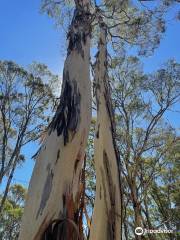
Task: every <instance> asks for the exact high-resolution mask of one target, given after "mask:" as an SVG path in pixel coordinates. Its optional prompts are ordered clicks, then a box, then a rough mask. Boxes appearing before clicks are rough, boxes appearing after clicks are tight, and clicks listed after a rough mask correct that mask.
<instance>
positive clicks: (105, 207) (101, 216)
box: [90, 24, 121, 240]
mask: <svg viewBox="0 0 180 240" xmlns="http://www.w3.org/2000/svg"><path fill="white" fill-rule="evenodd" d="M98 47H99V52H98V54H97V60H96V65H95V87H96V99H97V122H96V139H95V156H94V159H95V169H96V199H95V206H94V212H93V220H92V224H91V231H90V240H112V239H113V240H115V239H116V240H120V239H121V191H120V189H121V187H120V173H119V167H118V166H119V159H118V158H119V157H118V156H119V155H118V152H117V147H116V143H115V136H114V134H115V124H114V114H113V111H112V104H111V96H110V86H109V82H108V74H107V43H106V29H105V26H103V24H101V33H100V41H99V46H98Z"/></svg>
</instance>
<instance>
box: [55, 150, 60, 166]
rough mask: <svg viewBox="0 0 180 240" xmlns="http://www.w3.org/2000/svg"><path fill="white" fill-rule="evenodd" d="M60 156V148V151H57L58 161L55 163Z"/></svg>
mask: <svg viewBox="0 0 180 240" xmlns="http://www.w3.org/2000/svg"><path fill="white" fill-rule="evenodd" d="M59 157H60V150H58V152H57V157H56V162H55V164H56V163H57V162H58V159H59Z"/></svg>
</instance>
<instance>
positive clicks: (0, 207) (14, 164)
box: [0, 155, 19, 214]
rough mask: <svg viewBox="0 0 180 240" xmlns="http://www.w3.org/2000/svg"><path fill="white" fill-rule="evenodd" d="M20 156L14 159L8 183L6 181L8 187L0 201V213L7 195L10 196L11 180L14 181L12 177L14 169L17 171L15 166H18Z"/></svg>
mask: <svg viewBox="0 0 180 240" xmlns="http://www.w3.org/2000/svg"><path fill="white" fill-rule="evenodd" d="M18 157H19V155H17V157H16V159H15V160H14V163H13V166H12V169H11V172H10V175H9V177H8V180H7V183H6V188H5V191H4V194H3V197H2V200H1V203H0V214H1V212H2V210H3V207H4V204H5V202H6V199H7V196H8V192H9V188H10V185H11V181H12V178H13V175H14V171H15V168H16V164H17V159H18Z"/></svg>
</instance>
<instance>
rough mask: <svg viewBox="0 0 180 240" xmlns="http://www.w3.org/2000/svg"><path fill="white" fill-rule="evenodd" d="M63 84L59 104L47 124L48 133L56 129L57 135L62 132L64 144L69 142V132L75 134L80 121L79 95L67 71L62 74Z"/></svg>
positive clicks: (75, 84)
mask: <svg viewBox="0 0 180 240" xmlns="http://www.w3.org/2000/svg"><path fill="white" fill-rule="evenodd" d="M63 81H64V86H63V88H62V93H61V100H60V104H59V106H58V108H57V111H56V114H55V116H54V118H53V120H52V122H51V124H50V126H49V129H50V131H49V133H51V131H52V130H53V131H54V130H56V131H57V135H58V136H60V135H61V134H63V137H64V145H66V144H67V143H68V142H69V132H71V133H72V136H73V135H74V134H75V132H76V129H77V127H78V124H79V122H80V101H81V96H80V93H79V90H78V87H77V82H76V81H75V80H73V81H70V79H69V72H68V71H67V72H64V74H63Z"/></svg>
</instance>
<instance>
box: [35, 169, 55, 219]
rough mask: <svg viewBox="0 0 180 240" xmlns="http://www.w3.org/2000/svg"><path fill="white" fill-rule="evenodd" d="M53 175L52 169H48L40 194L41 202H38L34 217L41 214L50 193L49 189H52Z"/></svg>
mask: <svg viewBox="0 0 180 240" xmlns="http://www.w3.org/2000/svg"><path fill="white" fill-rule="evenodd" d="M53 177H54V174H53V172H52V170H50V169H49V170H48V175H47V178H46V182H45V184H44V188H43V192H42V196H41V202H40V206H39V209H38V212H37V215H36V219H37V218H38V216H39V215H42V213H43V210H44V208H45V206H46V203H47V201H48V199H49V197H50V193H51V189H52V183H53Z"/></svg>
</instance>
